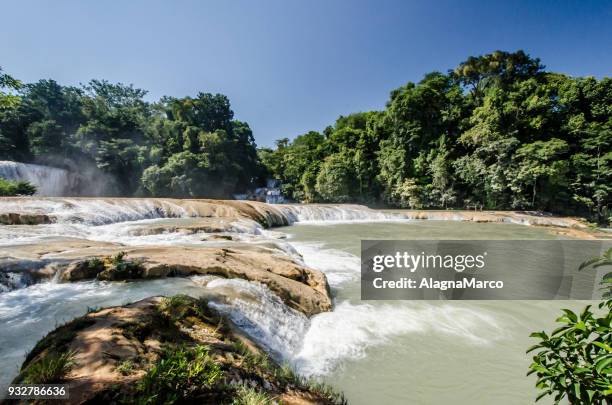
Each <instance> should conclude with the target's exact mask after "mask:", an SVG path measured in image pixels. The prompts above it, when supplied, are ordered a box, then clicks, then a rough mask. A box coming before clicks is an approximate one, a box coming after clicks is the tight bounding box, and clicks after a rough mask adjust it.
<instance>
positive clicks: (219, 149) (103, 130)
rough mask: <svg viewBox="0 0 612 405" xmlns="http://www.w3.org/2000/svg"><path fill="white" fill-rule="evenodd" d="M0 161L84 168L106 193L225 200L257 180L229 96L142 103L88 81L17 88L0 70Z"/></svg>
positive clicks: (250, 143)
mask: <svg viewBox="0 0 612 405" xmlns="http://www.w3.org/2000/svg"><path fill="white" fill-rule="evenodd" d="M2 89H4V92H3V93H2V92H0V160H16V161H20V162H35V163H40V164H48V165H51V166H56V167H63V168H67V169H70V170H72V171H74V172H77V173H83V172H87V173H89V174H90V175H91V177H92V178H93V179H97V180H98V181H100V182H104V183H108V184H105V186H106V187H105V190H104V191H105V193H107V194H114V195H152V196H176V197H190V196H207V197H229V196H231V194H232V193H234V192H235V191H236V190H245V189H248V188H250V187H252V186H254V185H255V184H256V183H258V182H259V181H260V180H261V178H263V176H264V168H263V166H262V165H261V164H260V163H259V161H258V158H257V151H256V146H255V141H254V138H253V133H252V131H251V129H250V128H249V125H248V124H247V123H245V122H241V121H238V120H235V119H234V113H233V111H232V110H231V108H230V102H229V100H228V98H227V97H226V96H224V95H221V94H209V93H199V94H198V95H197V96H196V97H194V98H192V97H184V98H174V97H163V98H162V99H161V100H159V101H158V102H156V103H149V102H146V101H145V100H144V96H145V95H146V91H144V90H140V89H136V88H134V87H133V86H131V85H130V86H126V85H123V84H120V83H119V84H112V83H109V82H107V81H100V80H92V81H91V82H89V83H88V84H86V85H82V86H80V87H69V86H62V85H60V84H58V83H56V82H55V81H53V80H40V81H38V82H36V83H32V84H22V83H21V82H20V81H18V80H15V79H13V78H12V77H11V76H8V75H7V74H2V72H1V71H0V91H1V90H2Z"/></svg>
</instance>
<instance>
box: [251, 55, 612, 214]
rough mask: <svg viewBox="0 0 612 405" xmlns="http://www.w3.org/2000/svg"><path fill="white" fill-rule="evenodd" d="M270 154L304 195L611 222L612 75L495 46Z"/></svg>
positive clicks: (293, 190)
mask: <svg viewBox="0 0 612 405" xmlns="http://www.w3.org/2000/svg"><path fill="white" fill-rule="evenodd" d="M259 156H260V159H261V160H262V162H263V163H264V164H265V166H266V167H267V168H268V170H269V171H270V172H271V173H272V174H273V175H274V176H275V177H277V178H278V179H280V180H282V181H283V184H284V190H285V192H286V194H288V195H289V196H291V197H293V198H294V199H296V200H300V201H308V202H361V203H365V204H374V205H384V206H392V207H401V208H481V209H482V208H486V209H521V210H544V211H552V212H556V213H563V214H580V215H586V216H589V217H590V218H594V219H597V220H599V221H604V222H609V220H610V219H609V216H610V202H611V199H612V79H611V78H609V77H606V78H603V79H601V80H597V79H595V78H593V77H578V78H574V77H570V76H567V75H563V74H559V73H552V72H547V71H546V70H545V68H544V66H543V65H542V64H541V63H540V60H539V59H536V58H532V57H530V56H529V55H527V54H526V53H524V52H523V51H518V52H515V53H508V52H502V51H496V52H493V53H491V54H488V55H484V56H479V57H470V58H468V59H467V60H466V61H465V62H462V63H461V64H459V66H457V67H456V68H455V69H453V70H450V71H448V72H447V73H440V72H432V73H428V74H426V75H425V76H424V78H423V79H422V80H421V81H420V82H418V83H407V84H406V85H404V86H402V87H400V88H398V89H395V90H393V91H392V92H391V95H390V99H389V101H388V102H387V105H386V108H385V109H384V110H383V111H370V112H358V113H354V114H350V115H348V116H345V117H340V118H338V120H337V121H336V122H335V124H334V125H331V126H329V127H327V128H325V130H324V131H323V132H322V133H319V132H308V133H306V134H303V135H300V136H298V137H297V138H295V139H294V140H293V141H291V142H290V141H289V140H288V139H281V140H279V141H277V142H276V147H275V148H273V149H271V148H266V149H261V150H259Z"/></svg>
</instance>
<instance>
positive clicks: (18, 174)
mask: <svg viewBox="0 0 612 405" xmlns="http://www.w3.org/2000/svg"><path fill="white" fill-rule="evenodd" d="M0 177H2V178H4V179H7V180H13V181H27V182H30V183H31V184H33V185H34V186H36V190H37V191H36V194H37V195H41V196H62V195H68V194H69V193H70V191H71V188H72V181H71V176H70V174H69V173H68V171H66V170H63V169H58V168H55V167H49V166H41V165H33V164H28V163H19V162H11V161H8V160H1V161H0Z"/></svg>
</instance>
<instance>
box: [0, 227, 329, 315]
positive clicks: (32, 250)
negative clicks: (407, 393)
mask: <svg viewBox="0 0 612 405" xmlns="http://www.w3.org/2000/svg"><path fill="white" fill-rule="evenodd" d="M2 256H4V258H5V260H4V262H5V264H4V266H5V267H6V266H7V265H8V263H9V261H8V260H7V259H6V258H7V257H10V259H11V260H10V263H11V268H10V271H11V272H13V273H20V272H21V273H26V274H27V275H28V278H30V279H35V280H38V279H44V278H51V277H55V278H56V279H57V280H58V281H63V282H73V281H81V280H88V279H98V280H103V281H124V280H125V281H127V280H139V279H153V278H163V277H187V276H191V275H214V276H219V277H224V278H241V279H244V280H248V281H253V282H258V283H261V284H264V285H266V286H267V287H268V288H269V289H270V290H271V291H273V292H274V293H276V294H277V295H278V296H279V297H280V298H281V299H282V300H283V301H284V303H285V304H286V305H288V306H289V307H291V308H293V309H296V310H298V311H301V312H302V313H304V314H305V315H307V316H311V315H314V314H317V313H320V312H324V311H329V310H331V308H332V299H331V294H330V291H329V286H328V284H327V279H326V277H325V274H323V273H322V272H320V271H318V270H314V269H311V268H308V267H305V266H304V265H303V264H301V263H300V262H299V261H297V260H296V259H295V258H294V257H292V256H291V255H289V254H287V253H285V252H283V251H281V250H279V249H278V248H276V247H274V246H273V245H271V246H266V245H255V244H247V243H243V244H241V243H232V244H228V247H197V248H190V247H173V246H152V247H128V246H124V245H119V244H113V243H107V242H93V241H88V240H78V239H73V240H66V239H61V240H57V241H48V242H47V243H45V244H44V245H42V244H40V245H38V244H37V245H20V246H11V247H9V248H6V249H0V257H2Z"/></svg>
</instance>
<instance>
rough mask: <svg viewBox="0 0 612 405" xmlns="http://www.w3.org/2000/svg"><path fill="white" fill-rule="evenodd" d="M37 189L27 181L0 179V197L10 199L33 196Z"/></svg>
mask: <svg viewBox="0 0 612 405" xmlns="http://www.w3.org/2000/svg"><path fill="white" fill-rule="evenodd" d="M34 193H36V187H35V186H34V185H32V184H30V183H28V182H27V181H11V180H5V179H2V178H0V196H2V197H10V196H19V195H32V194H34Z"/></svg>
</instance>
